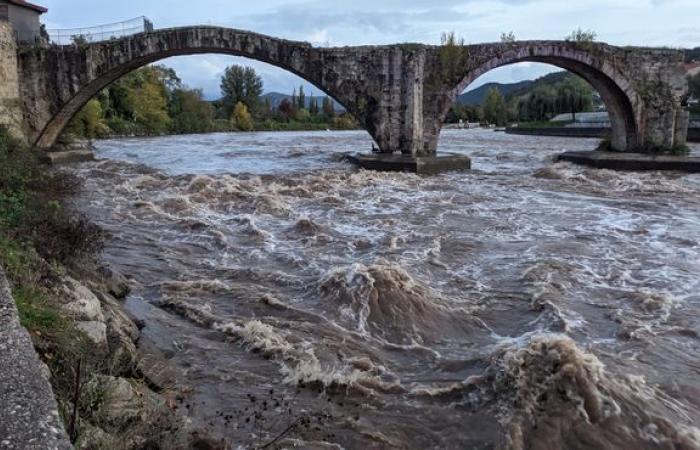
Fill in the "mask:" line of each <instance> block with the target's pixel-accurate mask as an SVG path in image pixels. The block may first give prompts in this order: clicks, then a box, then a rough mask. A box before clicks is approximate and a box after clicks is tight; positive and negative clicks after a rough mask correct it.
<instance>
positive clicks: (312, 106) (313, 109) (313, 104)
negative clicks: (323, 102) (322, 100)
mask: <svg viewBox="0 0 700 450" xmlns="http://www.w3.org/2000/svg"><path fill="white" fill-rule="evenodd" d="M309 112H310V113H311V116H313V117H316V116H318V113H319V108H318V99H317V98H316V97H314V96H313V93H312V94H311V100H310V101H309Z"/></svg>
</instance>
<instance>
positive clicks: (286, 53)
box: [35, 27, 376, 148]
mask: <svg viewBox="0 0 700 450" xmlns="http://www.w3.org/2000/svg"><path fill="white" fill-rule="evenodd" d="M322 50H323V49H316V48H314V47H312V46H311V45H310V44H308V43H303V42H294V41H287V40H283V39H277V38H273V37H269V36H265V35H260V34H256V33H251V32H247V31H240V30H234V29H228V28H218V27H188V28H173V29H165V30H158V31H157V32H152V33H143V34H140V35H135V36H130V37H129V38H126V39H120V40H116V41H114V42H106V43H98V44H88V45H85V46H84V47H83V48H79V46H66V54H68V55H70V56H69V58H70V59H72V61H70V65H72V66H75V65H76V62H75V61H74V59H75V58H79V59H80V61H79V63H78V65H79V66H82V67H83V68H84V69H82V70H81V72H80V74H75V75H77V76H75V78H74V79H72V80H71V82H70V83H69V90H68V91H67V92H61V93H58V94H59V96H62V97H63V99H62V101H59V102H58V107H57V108H54V109H55V110H54V111H51V115H50V118H48V121H47V122H46V125H45V126H44V127H43V129H42V130H41V132H40V134H39V136H38V138H37V139H36V143H35V145H36V147H38V148H50V147H51V146H53V145H54V144H55V142H56V141H57V139H58V137H59V136H60V134H61V132H62V131H63V130H64V128H65V127H66V126H67V125H68V123H69V122H70V120H71V119H72V118H73V117H74V116H75V115H76V114H77V113H78V112H79V111H80V109H81V108H82V107H83V106H84V105H85V104H86V103H87V102H88V101H89V100H90V99H91V98H93V97H94V96H95V95H97V94H98V93H99V92H100V91H102V90H103V89H104V88H106V87H107V86H109V85H110V84H111V83H113V82H115V81H116V80H118V79H119V78H121V77H123V76H124V75H126V74H128V73H130V72H132V71H134V70H136V69H138V68H140V67H143V66H146V65H148V64H152V63H155V62H157V61H160V60H163V59H166V58H171V57H176V56H186V55H197V54H223V55H230V56H237V57H244V58H248V59H253V60H257V61H261V62H264V63H267V64H270V65H273V66H276V67H278V68H280V69H283V70H286V71H288V72H290V73H292V74H294V75H297V76H298V77H300V78H302V79H304V80H305V81H307V82H309V83H310V84H312V85H314V86H315V87H317V88H318V89H319V90H320V91H322V92H324V93H325V94H326V95H329V96H330V97H332V98H333V99H334V100H335V101H337V102H338V103H339V104H341V105H342V106H343V107H344V108H345V109H346V110H347V111H348V112H350V113H351V114H354V115H355V116H356V118H358V120H360V122H361V123H363V121H362V115H361V111H359V110H358V108H357V103H359V102H358V101H357V98H358V91H357V89H356V88H355V87H354V86H348V85H347V84H348V83H343V82H342V80H343V77H341V76H340V74H339V73H337V72H338V70H337V68H338V67H339V65H338V64H337V63H334V64H325V65H324V64H323V61H324V60H325V59H327V56H326V55H325V54H324V53H323V51H322ZM76 51H77V54H76ZM64 57H65V56H64ZM59 63H60V61H59ZM341 67H342V66H341ZM363 124H364V123H363ZM368 131H369V132H370V135H372V137H373V138H375V135H374V134H373V133H372V131H373V130H371V129H368ZM375 141H376V138H375Z"/></svg>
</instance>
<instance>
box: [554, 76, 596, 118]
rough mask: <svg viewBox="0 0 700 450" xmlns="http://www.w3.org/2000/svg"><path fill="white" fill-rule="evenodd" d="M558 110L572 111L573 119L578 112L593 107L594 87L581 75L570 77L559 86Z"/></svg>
mask: <svg viewBox="0 0 700 450" xmlns="http://www.w3.org/2000/svg"><path fill="white" fill-rule="evenodd" d="M557 103H558V105H557V106H558V108H557V112H558V113H559V112H570V113H571V117H572V120H573V121H576V113H577V112H581V111H590V110H591V109H592V108H593V89H591V87H590V85H589V84H588V83H586V82H585V81H583V80H582V79H581V78H579V77H573V76H572V77H569V78H567V79H566V80H564V82H563V83H561V84H560V85H559V86H558V89H557Z"/></svg>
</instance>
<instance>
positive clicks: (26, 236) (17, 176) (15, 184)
mask: <svg viewBox="0 0 700 450" xmlns="http://www.w3.org/2000/svg"><path fill="white" fill-rule="evenodd" d="M0 167H2V168H3V170H2V171H0V235H3V236H5V237H7V238H9V239H12V240H13V241H16V242H19V243H24V244H27V245H29V246H31V247H33V248H34V249H35V250H36V253H37V254H38V255H40V256H42V257H43V258H45V259H47V260H48V261H50V262H58V263H61V264H69V263H72V262H75V261H76V260H79V259H81V258H83V257H84V256H87V255H89V254H92V253H95V252H97V251H99V250H100V249H101V246H102V242H103V234H102V231H100V229H99V228H98V227H97V226H95V225H94V224H92V223H90V222H89V221H88V220H87V219H86V218H85V217H83V216H81V215H79V214H75V213H72V212H71V211H68V210H67V209H66V207H65V206H64V204H63V202H62V200H63V198H64V197H66V196H69V195H73V194H75V193H76V192H78V190H79V189H80V181H79V180H78V179H77V178H75V177H73V176H72V175H70V174H67V173H65V172H61V171H57V170H50V169H49V168H48V167H47V166H45V165H43V164H42V163H41V162H40V160H39V156H38V155H37V154H36V153H35V152H34V151H32V150H30V149H28V148H26V147H25V146H23V145H21V144H20V143H19V142H18V141H17V140H15V139H13V138H12V137H10V136H9V135H8V134H7V131H6V130H4V129H2V128H0Z"/></svg>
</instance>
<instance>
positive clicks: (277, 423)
mask: <svg viewBox="0 0 700 450" xmlns="http://www.w3.org/2000/svg"><path fill="white" fill-rule="evenodd" d="M440 145H441V150H442V151H452V152H459V153H466V154H468V155H470V156H471V157H472V158H473V163H474V167H475V170H474V171H473V172H470V173H453V174H445V175H440V176H434V177H419V176H415V175H411V174H386V173H374V172H366V171H358V170H356V169H354V168H353V167H351V166H350V165H348V164H347V163H345V162H343V158H342V155H343V153H345V152H354V151H363V150H368V149H369V148H370V147H371V141H370V140H369V138H368V136H367V135H366V133H364V132H346V133H340V132H338V133H256V134H218V135H217V134H215V135H207V136H181V137H167V138H159V139H132V140H121V141H104V142H100V143H99V144H98V148H99V151H98V155H99V156H100V157H103V158H105V159H104V160H102V161H99V162H96V163H89V164H85V165H81V166H79V167H78V168H77V169H76V170H77V171H78V172H79V173H80V174H81V175H82V176H83V177H85V179H86V184H87V189H86V194H85V195H84V196H83V198H82V199H81V200H80V207H81V208H82V209H83V210H85V211H86V212H87V213H88V214H89V215H90V216H91V217H92V218H94V220H96V221H97V222H98V223H99V224H101V225H102V226H103V227H104V228H106V229H107V230H108V231H109V232H110V233H111V238H110V240H109V242H108V245H107V248H106V251H105V257H106V258H107V260H108V261H109V262H111V263H112V264H113V265H114V266H115V267H116V268H117V269H118V270H120V271H121V272H122V273H124V274H127V275H128V276H129V277H131V278H132V279H133V283H134V286H135V289H134V292H133V294H132V296H131V297H130V299H129V300H128V303H127V305H128V308H129V309H130V311H131V312H132V313H133V314H134V315H135V316H136V317H137V318H139V319H141V320H142V323H144V324H145V328H144V330H143V336H144V337H143V338H142V341H143V342H144V343H148V345H151V346H155V347H157V348H158V349H159V350H160V351H162V352H163V354H164V355H166V357H167V358H169V361H170V365H171V366H172V368H173V369H174V371H175V373H176V379H177V388H178V389H181V390H182V391H184V392H187V395H186V396H185V398H184V399H183V405H182V408H186V409H187V411H189V414H190V417H191V423H190V428H191V429H199V430H201V431H202V432H203V433H208V434H210V435H213V436H217V437H219V438H223V439H226V440H227V441H228V442H229V443H232V444H234V447H235V446H236V445H238V446H240V447H242V448H248V447H255V446H262V445H266V444H270V443H272V442H274V444H272V445H271V446H270V447H269V448H271V447H273V446H274V445H278V444H279V445H282V446H284V447H290V446H293V445H296V446H299V447H302V448H346V449H374V448H410V449H432V448H435V449H450V448H512V449H518V448H534V449H545V448H546V449H559V448H611V449H612V448H616V449H617V448H629V449H641V448H668V449H670V448H700V431H699V430H698V428H697V427H698V426H700V425H699V424H700V338H699V336H700V319H699V317H700V277H698V275H699V274H700V176H698V175H682V174H672V173H665V174H662V173H615V172H611V171H606V170H592V169H586V168H581V167H576V166H573V165H569V164H563V163H557V164H555V163H553V162H552V161H553V158H552V156H553V155H554V154H556V153H557V152H560V151H562V150H582V149H591V148H593V147H594V146H595V145H596V142H595V141H594V140H577V139H558V138H537V137H524V136H508V135H505V134H503V133H495V132H492V131H459V130H454V131H445V132H443V136H442V138H441V142H440ZM696 150H697V149H696ZM144 345H145V344H144ZM307 419H309V420H307ZM285 430H290V431H289V432H286V433H285ZM277 437H279V440H277V441H275V438H277Z"/></svg>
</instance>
